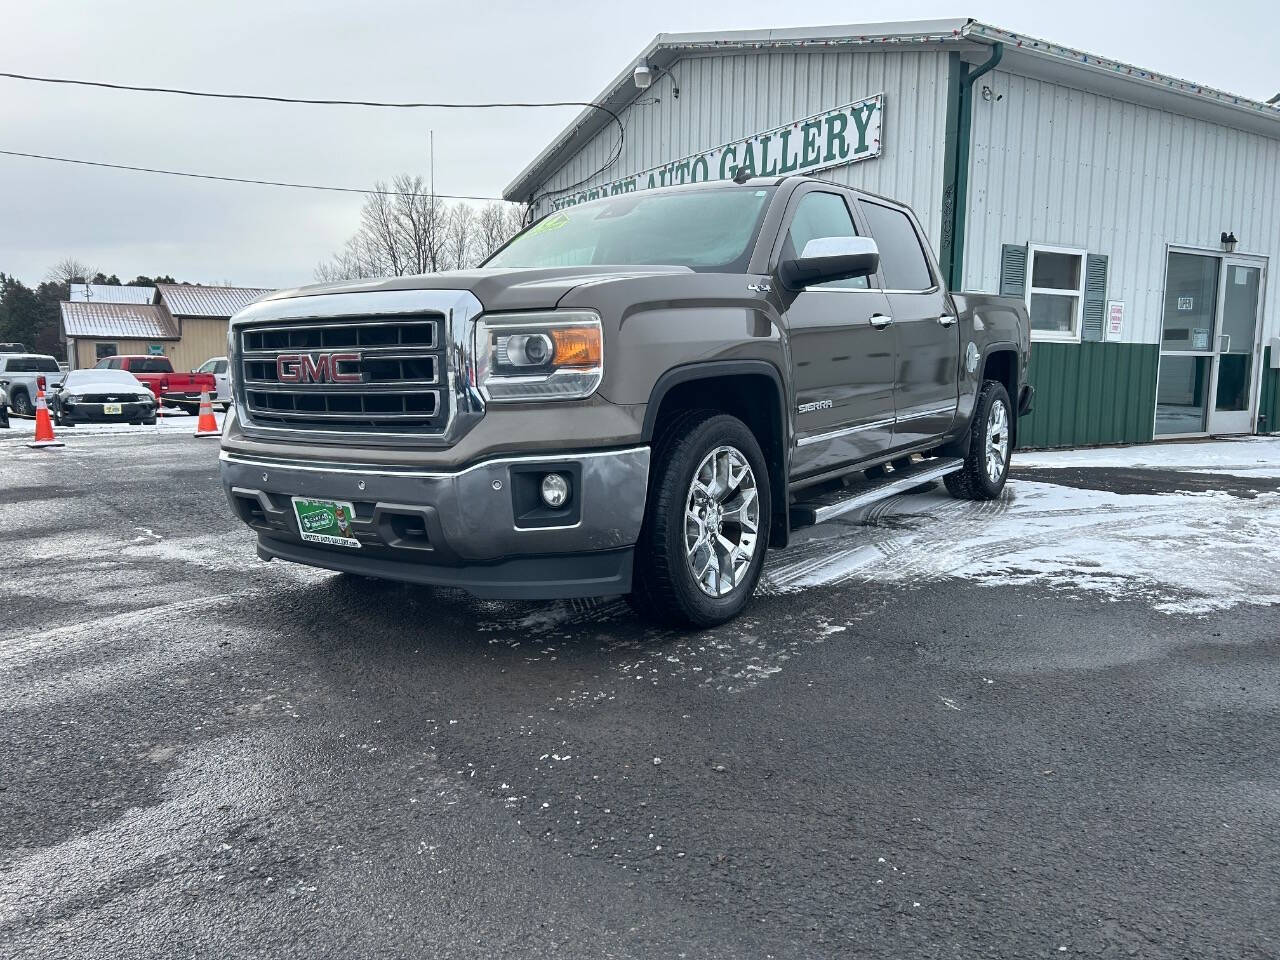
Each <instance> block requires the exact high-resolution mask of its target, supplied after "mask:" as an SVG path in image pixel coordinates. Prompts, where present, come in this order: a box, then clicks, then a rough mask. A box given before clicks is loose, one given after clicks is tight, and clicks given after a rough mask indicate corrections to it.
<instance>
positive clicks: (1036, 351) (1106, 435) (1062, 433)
mask: <svg viewBox="0 0 1280 960" xmlns="http://www.w3.org/2000/svg"><path fill="white" fill-rule="evenodd" d="M1159 359H1160V350H1159V348H1158V347H1157V346H1156V345H1155V344H1154V343H1097V342H1087V343H1081V344H1070V343H1037V344H1033V345H1032V347H1031V369H1030V371H1029V372H1028V376H1029V378H1030V381H1031V383H1033V384H1034V385H1035V388H1036V402H1035V408H1034V410H1033V411H1032V413H1031V414H1029V415H1028V416H1026V417H1023V418H1022V419H1021V420H1020V421H1019V422H1018V446H1019V447H1020V448H1026V447H1075V446H1091V445H1099V444H1108V443H1135V442H1140V441H1145V440H1150V439H1151V434H1152V428H1153V426H1154V420H1155V395H1156V365H1157V363H1158V362H1159Z"/></svg>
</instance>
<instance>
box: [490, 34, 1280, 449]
mask: <svg viewBox="0 0 1280 960" xmlns="http://www.w3.org/2000/svg"><path fill="white" fill-rule="evenodd" d="M637 68H642V70H641V72H640V74H639V76H637V73H636V71H637ZM647 78H648V79H651V82H650V84H649V85H648V86H643V87H642V86H641V85H640V84H643V83H644V82H645V80H646V79H647ZM594 102H596V103H598V104H600V105H602V106H603V107H605V108H607V110H609V111H612V112H613V113H615V114H617V115H618V116H619V117H620V118H621V120H622V123H623V125H624V128H625V138H624V140H623V142H622V143H621V144H619V136H618V127H617V125H616V124H615V123H614V121H613V119H612V118H611V117H610V116H609V114H608V113H607V112H605V111H602V110H596V109H587V110H584V111H583V113H582V114H580V115H579V116H578V117H577V119H576V120H575V121H574V122H573V123H572V124H570V125H569V127H567V128H566V129H565V130H564V131H563V132H562V133H561V134H560V135H559V136H558V137H557V138H556V139H555V140H554V141H553V142H552V143H551V144H550V145H549V146H548V147H547V148H546V149H545V150H543V151H542V153H540V154H539V155H538V156H537V158H535V159H534V160H533V162H532V163H530V164H529V166H528V167H526V168H525V170H524V171H522V172H521V173H520V175H519V176H518V177H517V178H516V179H515V180H514V181H513V182H512V183H511V184H510V185H509V186H508V187H507V189H506V192H505V195H506V197H507V199H509V200H517V201H523V202H532V203H533V204H534V206H535V212H536V213H538V214H542V213H545V212H547V211H549V210H551V209H554V208H557V207H565V206H570V205H573V204H576V203H580V202H583V201H585V200H587V199H591V198H593V197H596V196H600V195H604V194H612V193H619V192H629V191H632V190H643V189H646V188H648V187H651V186H658V185H661V184H664V183H673V182H675V183H679V182H689V181H699V180H704V179H717V178H720V177H729V176H732V175H733V173H734V172H735V171H736V170H737V169H738V168H739V167H741V166H749V167H751V168H752V169H753V170H754V171H755V172H756V173H758V174H773V173H778V174H782V173H788V172H801V173H805V172H811V173H814V174H815V175H817V176H821V177H825V178H828V179H831V180H835V181H838V182H840V183H845V184H849V185H851V186H855V187H858V188H861V189H866V190H870V191H873V192H876V193H882V194H886V195H888V196H891V197H894V198H896V199H899V200H903V201H906V202H908V203H910V204H911V205H912V206H913V207H914V208H915V210H916V212H917V214H918V215H919V217H920V219H921V222H922V223H923V224H925V226H926V228H927V229H928V231H929V233H930V236H931V238H932V240H933V243H934V245H935V248H936V249H937V252H938V254H939V259H940V262H941V263H942V265H943V269H944V273H945V274H946V275H947V276H948V278H949V280H950V283H951V285H952V286H953V287H955V288H958V289H968V290H984V291H990V292H1003V293H1005V294H1009V295H1014V296H1022V297H1024V298H1025V299H1026V300H1027V303H1028V306H1029V307H1030V310H1031V314H1032V322H1033V327H1034V328H1035V329H1034V335H1033V336H1034V340H1035V344H1034V347H1033V362H1032V375H1033V377H1034V378H1035V383H1036V386H1037V390H1038V394H1037V404H1036V412H1035V413H1034V414H1032V416H1031V417H1029V418H1028V419H1027V420H1024V421H1023V424H1022V435H1021V438H1020V439H1021V442H1022V443H1023V444H1024V445H1031V446H1060V445H1076V444H1087V443H1116V442H1129V441H1136V440H1150V439H1152V438H1153V437H1156V436H1181V435H1197V434H1206V433H1215V434H1230V433H1247V432H1252V431H1255V430H1258V431H1273V430H1276V429H1277V425H1276V422H1277V417H1278V416H1280V375H1278V374H1280V371H1278V370H1276V369H1273V368H1271V366H1270V364H1271V363H1277V364H1280V342H1277V344H1274V345H1273V344H1272V340H1273V339H1274V338H1276V337H1278V336H1280V283H1276V282H1269V276H1268V274H1269V270H1270V267H1271V266H1272V264H1274V263H1275V262H1277V261H1280V108H1277V107H1274V106H1268V105H1266V104H1263V103H1261V102H1257V101H1254V100H1250V99H1248V98H1245V97H1241V96H1237V95H1234V94H1230V93H1226V92H1224V91H1220V90H1215V89H1213V88H1210V87H1205V86H1203V85H1200V84H1196V83H1193V82H1190V81H1186V80H1181V79H1178V78H1175V77H1169V76H1164V75H1161V74H1158V73H1155V72H1153V71H1149V70H1144V69H1142V68H1140V67H1136V66H1132V65H1130V64H1126V63H1122V62H1119V61H1115V60H1109V59H1107V58H1105V57H1098V56H1095V55H1093V54H1090V53H1085V52H1082V51H1078V50H1072V49H1069V48H1066V47H1063V46H1061V45H1058V44H1054V43H1049V42H1046V41H1043V40H1037V39H1034V38H1030V37H1024V36H1020V35H1017V34H1014V33H1011V32H1009V31H1007V30H1002V29H1000V28H997V27H992V26H988V25H986V24H982V23H978V22H976V21H972V20H939V21H924V22H912V23H894V24H876V25H855V26H838V27H817V28H799V29H786V30H765V31H739V32H729V33H705V34H679V35H669V34H660V35H659V36H658V37H656V38H655V39H654V41H653V42H652V43H650V44H649V45H648V46H647V47H646V48H645V49H644V50H643V51H641V53H640V54H639V56H638V57H637V58H636V59H635V60H634V61H632V62H631V63H629V64H627V65H626V66H625V67H624V68H623V69H622V71H621V72H620V73H619V74H618V76H617V77H616V78H615V79H614V81H613V82H612V83H610V84H609V85H608V86H607V87H606V88H605V89H604V90H603V91H601V92H600V93H599V94H598V95H597V96H596V97H595V98H594Z"/></svg>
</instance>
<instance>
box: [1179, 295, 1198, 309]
mask: <svg viewBox="0 0 1280 960" xmlns="http://www.w3.org/2000/svg"><path fill="white" fill-rule="evenodd" d="M1195 308H1196V298H1195V297H1179V298H1178V309H1179V310H1194V309H1195Z"/></svg>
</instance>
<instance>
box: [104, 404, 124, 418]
mask: <svg viewBox="0 0 1280 960" xmlns="http://www.w3.org/2000/svg"><path fill="white" fill-rule="evenodd" d="M102 412H103V413H105V414H106V415H107V416H110V415H111V414H113V413H114V414H115V415H116V416H119V415H120V414H121V413H122V412H123V407H121V406H120V404H118V403H104V404H103V405H102Z"/></svg>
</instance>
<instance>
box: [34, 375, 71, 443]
mask: <svg viewBox="0 0 1280 960" xmlns="http://www.w3.org/2000/svg"><path fill="white" fill-rule="evenodd" d="M27 446H28V447H65V446H66V444H65V443H63V442H62V441H61V440H59V439H58V438H57V437H55V436H54V435H53V421H51V420H50V419H49V405H48V404H47V403H45V402H44V387H43V386H42V385H40V384H36V438H35V439H34V440H32V441H31V442H30V443H28V444H27Z"/></svg>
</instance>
